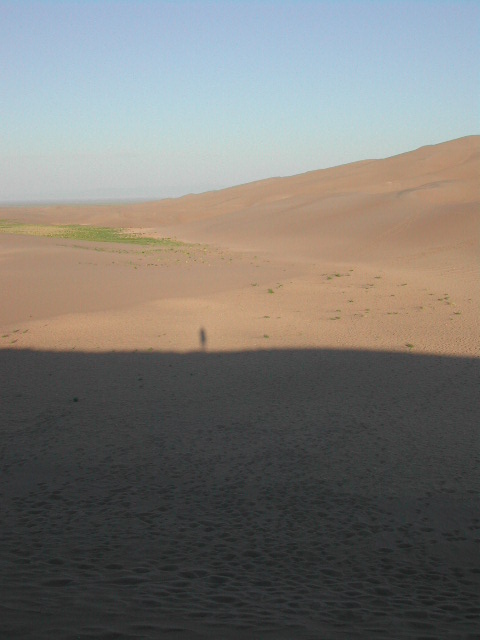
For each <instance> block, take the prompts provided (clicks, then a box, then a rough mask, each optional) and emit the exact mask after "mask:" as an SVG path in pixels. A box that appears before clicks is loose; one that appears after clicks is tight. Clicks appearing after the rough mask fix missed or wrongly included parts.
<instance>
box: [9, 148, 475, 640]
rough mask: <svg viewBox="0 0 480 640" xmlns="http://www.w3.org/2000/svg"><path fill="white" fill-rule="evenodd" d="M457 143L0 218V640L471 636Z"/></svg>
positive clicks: (464, 282)
mask: <svg viewBox="0 0 480 640" xmlns="http://www.w3.org/2000/svg"><path fill="white" fill-rule="evenodd" d="M479 141H480V138H479V137H478V136H477V137H470V138H464V139H460V140H455V141H452V142H449V143H445V144H441V145H437V146H434V147H426V148H422V149H419V150H417V151H414V152H411V153H407V154H403V155H401V156H396V157H393V158H388V159H386V160H374V161H364V162H359V163H354V164H351V165H347V166H343V167H336V168H333V169H328V170H323V171H314V172H310V173H307V174H303V175H299V176H293V177H291V178H276V179H272V180H266V181H261V182H257V183H253V184H249V185H242V186H238V187H233V188H231V189H226V190H222V191H218V192H213V193H207V194H201V195H196V196H188V197H185V198H180V199H177V200H169V201H162V202H156V203H146V204H135V205H119V206H116V205H102V206H100V205H99V206H86V205H85V206H76V207H74V206H50V207H39V208H3V209H0V218H14V219H18V220H25V221H37V222H53V223H88V224H92V223H94V224H101V225H113V226H123V227H128V228H134V229H137V230H142V231H143V232H148V233H153V234H158V235H162V236H163V235H168V236H175V237H177V238H178V239H181V240H185V241H188V242H190V243H194V244H193V245H192V246H187V247H184V248H181V249H176V250H170V251H166V250H162V251H158V250H152V249H148V248H141V247H135V246H128V245H108V244H97V245H92V244H89V243H82V242H73V241H65V240H57V239H47V238H34V237H21V236H7V235H1V234H0V291H1V292H2V305H1V306H0V376H1V385H0V404H1V407H2V415H3V416H4V417H3V423H2V427H1V429H2V430H1V431H0V464H1V466H2V469H3V475H2V481H1V483H0V500H1V503H2V506H3V511H4V518H3V520H2V524H1V527H0V563H1V566H2V574H3V575H4V576H6V578H5V580H4V582H3V587H2V594H1V595H2V598H1V605H0V606H1V607H2V608H1V611H0V620H1V621H0V638H3V637H5V638H17V637H18V638H52V637H55V638H103V639H106V638H114V637H115V638H129V639H130V638H163V637H165V638H170V637H175V638H180V637H182V638H195V637H200V638H211V637H214V638H247V637H248V638H252V637H253V638H266V637H272V638H319V637H321V638H327V639H328V638H355V637H361V638H364V637H365V638H372V637H378V638H387V637H388V638H439V637H442V638H443V637H444V638H460V637H461V638H468V637H475V632H476V629H477V626H478V618H479V613H480V609H479V608H478V600H477V598H476V594H477V593H478V586H479V585H478V576H479V575H480V566H479V557H478V542H479V539H480V538H479V536H480V530H479V527H480V520H479V518H478V511H479V508H478V507H479V505H478V499H477V498H478V489H479V478H478V468H479V462H480V452H479V442H478V427H477V425H478V423H479V422H480V416H479V415H478V408H477V407H478V403H475V397H476V391H477V389H478V382H479V362H480V361H479V359H478V355H479V353H478V345H479V337H480V335H479V333H480V332H479V321H478V318H479V314H478V312H479V287H478V248H479V247H478V240H479V233H478V232H479V208H478V205H479V201H480V194H479V181H478V177H479V168H480V165H479ZM201 332H203V334H202V333H201ZM202 335H203V336H204V341H203V342H204V343H203V344H202ZM194 351H195V352H196V353H192V352H194ZM114 352H117V353H114ZM2 625H3V626H2Z"/></svg>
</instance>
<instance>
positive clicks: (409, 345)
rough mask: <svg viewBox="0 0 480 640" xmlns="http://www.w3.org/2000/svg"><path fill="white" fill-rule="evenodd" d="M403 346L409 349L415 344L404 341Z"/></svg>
mask: <svg viewBox="0 0 480 640" xmlns="http://www.w3.org/2000/svg"><path fill="white" fill-rule="evenodd" d="M405 346H406V347H408V348H409V349H410V351H411V350H412V349H413V347H414V346H415V345H414V344H412V343H411V342H406V343H405Z"/></svg>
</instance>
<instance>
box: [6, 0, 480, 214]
mask: <svg viewBox="0 0 480 640" xmlns="http://www.w3.org/2000/svg"><path fill="white" fill-rule="evenodd" d="M479 35H480V3H478V2H474V1H468V0H464V1H461V0H458V1H449V2H447V1H442V0H431V1H427V0H414V1H406V0H405V1H402V0H396V1H393V0H392V1H389V0H384V1H369V0H363V1H361V0H357V1H353V0H350V1H349V0H335V1H334V0H330V1H327V0H324V1H322V0H318V1H316V2H312V1H310V2H307V1H301V0H298V1H297V2H291V1H290V2H287V1H282V0H275V1H261V0H256V1H255V0H251V1H247V0H245V1H241V0H238V1H236V2H235V1H228V0H224V1H220V0H217V1H208V2H207V1H201V0H197V1H189V2H186V1H182V0H176V1H171V2H165V1H161V0H159V1H157V2H154V1H140V0H137V1H134V0H130V1H109V2H107V1H101V0H99V1H93V0H92V1H89V0H82V1H69V0H64V1H62V2H60V1H58V0H57V1H49V0H44V1H40V0H37V1H22V0H14V1H13V0H10V1H6V0H0V202H4V203H5V202H31V201H47V200H49V201H50V200H51V201H62V200H63V201H67V200H68V201H77V200H103V199H109V200H126V199H155V198H164V197H172V196H179V195H183V194H187V193H199V192H203V191H208V190H211V189H219V188H223V187H228V186H232V185H236V184H243V183H246V182H251V181H254V180H260V179H263V178H269V177H274V176H288V175H294V174H298V173H303V172H305V171H310V170H314V169H322V168H326V167H331V166H336V165H339V164H345V163H348V162H354V161H357V160H363V159H371V158H383V157H388V156H391V155H395V154H398V153H402V152H405V151H410V150H413V149H416V148H418V147H420V146H423V145H426V144H437V143H440V142H445V141H447V140H452V139H455V138H459V137H462V136H466V135H472V134H478V133H479V124H480V91H479V82H480V80H479V78H480V62H479V61H480V38H479Z"/></svg>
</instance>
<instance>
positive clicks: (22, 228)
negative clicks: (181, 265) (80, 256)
mask: <svg viewBox="0 0 480 640" xmlns="http://www.w3.org/2000/svg"><path fill="white" fill-rule="evenodd" d="M0 233H9V234H16V235H24V236H39V237H44V238H62V239H66V240H83V241H85V242H115V243H118V242H120V243H124V244H137V245H149V246H155V247H163V248H176V247H182V246H185V244H184V243H182V242H178V241H177V240H172V239H171V238H151V237H148V236H144V235H140V234H133V233H128V232H127V231H126V230H125V229H120V228H113V227H92V226H89V225H81V224H66V225H53V224H26V223H23V222H15V221H13V220H0Z"/></svg>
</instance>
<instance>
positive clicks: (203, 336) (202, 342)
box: [198, 327, 207, 351]
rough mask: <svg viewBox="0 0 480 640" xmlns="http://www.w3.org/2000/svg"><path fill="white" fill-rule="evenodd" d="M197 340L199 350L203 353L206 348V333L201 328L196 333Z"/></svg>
mask: <svg viewBox="0 0 480 640" xmlns="http://www.w3.org/2000/svg"><path fill="white" fill-rule="evenodd" d="M198 338H199V340H200V349H201V350H202V351H205V350H206V348H207V333H206V331H205V329H204V328H203V327H201V328H200V330H199V332H198Z"/></svg>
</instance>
